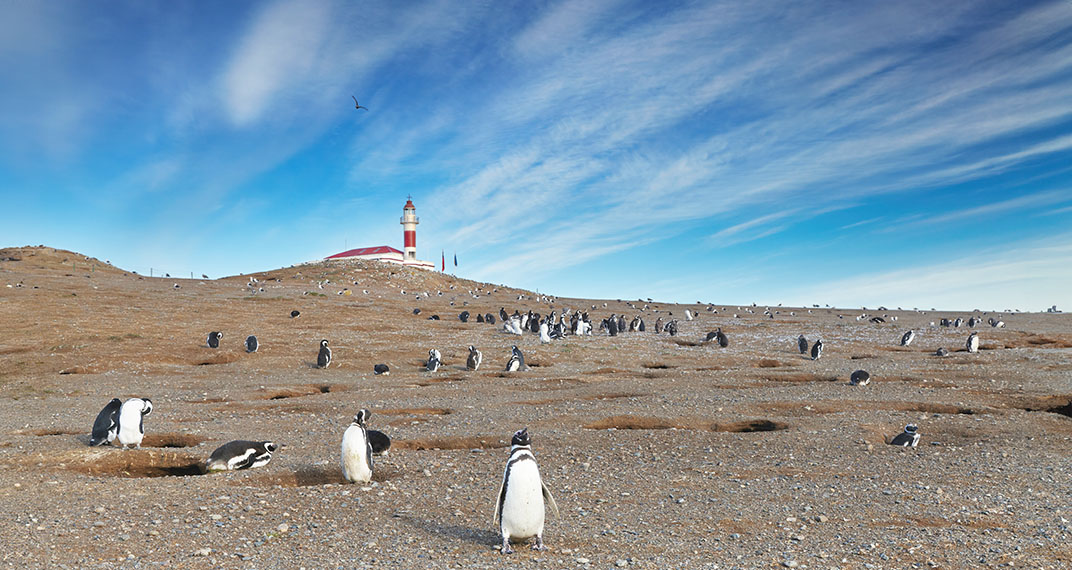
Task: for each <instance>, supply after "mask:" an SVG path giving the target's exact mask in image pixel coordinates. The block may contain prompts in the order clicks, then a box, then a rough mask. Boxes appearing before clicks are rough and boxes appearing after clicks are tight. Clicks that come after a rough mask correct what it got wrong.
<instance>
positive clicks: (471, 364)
mask: <svg viewBox="0 0 1072 570" xmlns="http://www.w3.org/2000/svg"><path fill="white" fill-rule="evenodd" d="M482 360H484V355H482V354H480V351H479V350H477V349H476V347H475V346H473V345H469V358H467V359H466V360H465V367H466V368H467V369H468V370H476V369H477V368H480V361H482Z"/></svg>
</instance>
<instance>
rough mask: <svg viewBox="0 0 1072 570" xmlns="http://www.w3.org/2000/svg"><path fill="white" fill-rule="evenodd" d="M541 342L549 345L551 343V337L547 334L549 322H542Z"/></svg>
mask: <svg viewBox="0 0 1072 570" xmlns="http://www.w3.org/2000/svg"><path fill="white" fill-rule="evenodd" d="M539 330H540V342H541V343H543V344H548V343H550V342H551V336H550V335H549V334H547V321H540V329H539Z"/></svg>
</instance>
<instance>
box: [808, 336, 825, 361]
mask: <svg viewBox="0 0 1072 570" xmlns="http://www.w3.org/2000/svg"><path fill="white" fill-rule="evenodd" d="M822 355H823V339H819V340H817V341H815V344H813V345H812V346H811V359H812V360H819V357H820V356H822Z"/></svg>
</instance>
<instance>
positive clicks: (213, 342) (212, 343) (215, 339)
mask: <svg viewBox="0 0 1072 570" xmlns="http://www.w3.org/2000/svg"><path fill="white" fill-rule="evenodd" d="M221 338H223V333H221V332H219V331H212V332H210V333H208V347H209V348H219V347H220V339H221Z"/></svg>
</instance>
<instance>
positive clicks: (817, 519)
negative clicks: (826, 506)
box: [815, 515, 830, 523]
mask: <svg viewBox="0 0 1072 570" xmlns="http://www.w3.org/2000/svg"><path fill="white" fill-rule="evenodd" d="M828 520H830V519H828V518H826V516H825V515H819V516H817V517H815V522H821V523H824V522H826V521H828Z"/></svg>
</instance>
